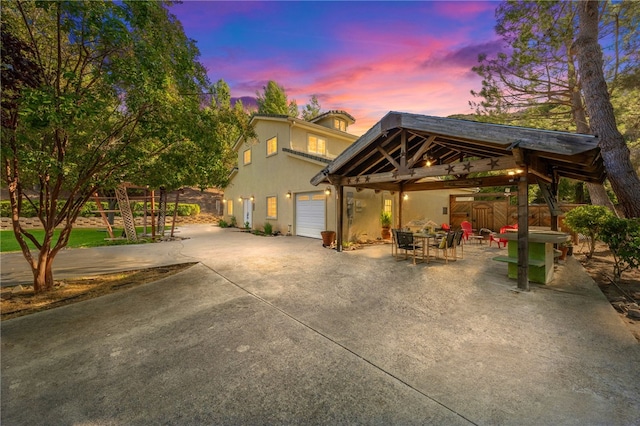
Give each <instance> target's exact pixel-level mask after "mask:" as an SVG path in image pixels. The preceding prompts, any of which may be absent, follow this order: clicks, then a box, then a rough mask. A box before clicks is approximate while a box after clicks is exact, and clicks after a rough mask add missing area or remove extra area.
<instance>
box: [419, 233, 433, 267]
mask: <svg viewBox="0 0 640 426" xmlns="http://www.w3.org/2000/svg"><path fill="white" fill-rule="evenodd" d="M437 237H438V236H437V235H436V234H427V233H424V232H414V234H413V238H417V239H419V240H420V242H421V244H422V260H424V261H426V262H427V263H429V242H430V240H431V239H432V238H433V239H434V240H435V239H436V238H437ZM425 246H426V247H427V251H426V254H425V250H424V248H425Z"/></svg>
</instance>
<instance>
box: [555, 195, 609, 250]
mask: <svg viewBox="0 0 640 426" xmlns="http://www.w3.org/2000/svg"><path fill="white" fill-rule="evenodd" d="M610 217H614V215H613V212H612V211H611V210H609V209H608V208H606V207H604V206H580V207H576V208H575V209H573V210H571V211H570V212H567V214H566V215H565V220H564V222H565V223H566V224H567V226H568V227H569V228H571V230H572V231H574V232H579V233H581V234H584V235H587V236H588V237H589V239H590V241H589V253H588V254H587V258H588V259H591V257H593V252H594V251H595V249H596V240H598V239H599V238H600V231H601V230H602V227H603V226H604V223H605V222H606V220H607V219H608V218H610Z"/></svg>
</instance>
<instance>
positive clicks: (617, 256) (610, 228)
mask: <svg viewBox="0 0 640 426" xmlns="http://www.w3.org/2000/svg"><path fill="white" fill-rule="evenodd" d="M600 237H601V238H602V241H604V242H605V243H607V245H608V246H609V249H610V250H611V254H613V261H614V264H613V277H614V280H615V281H616V282H618V281H620V278H621V275H622V273H623V272H624V271H626V270H628V269H631V268H638V267H639V266H640V219H619V218H617V217H614V216H612V217H609V218H607V220H606V221H605V222H604V225H603V226H602V230H601V232H600Z"/></svg>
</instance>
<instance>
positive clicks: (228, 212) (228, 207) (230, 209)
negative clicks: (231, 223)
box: [227, 200, 233, 216]
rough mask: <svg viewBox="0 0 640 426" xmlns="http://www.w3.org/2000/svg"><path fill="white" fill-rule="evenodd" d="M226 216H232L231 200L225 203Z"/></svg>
mask: <svg viewBox="0 0 640 426" xmlns="http://www.w3.org/2000/svg"><path fill="white" fill-rule="evenodd" d="M227 214H228V215H229V216H233V200H229V201H227Z"/></svg>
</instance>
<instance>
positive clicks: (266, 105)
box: [256, 80, 298, 117]
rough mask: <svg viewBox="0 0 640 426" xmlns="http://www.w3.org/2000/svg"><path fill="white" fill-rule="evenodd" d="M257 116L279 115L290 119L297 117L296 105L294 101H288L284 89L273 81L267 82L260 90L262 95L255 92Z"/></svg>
mask: <svg viewBox="0 0 640 426" xmlns="http://www.w3.org/2000/svg"><path fill="white" fill-rule="evenodd" d="M256 95H257V99H256V100H257V102H258V114H280V115H288V116H290V117H297V116H298V104H297V103H296V101H295V99H294V100H292V101H289V100H288V99H287V92H286V91H285V89H284V87H282V86H280V85H279V84H278V83H276V82H275V81H273V80H269V82H268V83H267V85H266V86H264V87H263V88H262V93H260V92H256Z"/></svg>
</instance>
